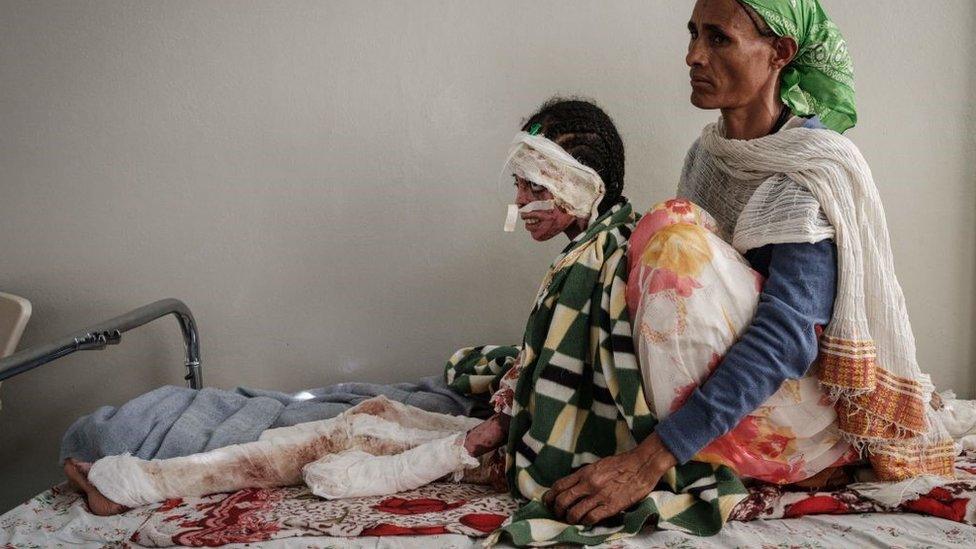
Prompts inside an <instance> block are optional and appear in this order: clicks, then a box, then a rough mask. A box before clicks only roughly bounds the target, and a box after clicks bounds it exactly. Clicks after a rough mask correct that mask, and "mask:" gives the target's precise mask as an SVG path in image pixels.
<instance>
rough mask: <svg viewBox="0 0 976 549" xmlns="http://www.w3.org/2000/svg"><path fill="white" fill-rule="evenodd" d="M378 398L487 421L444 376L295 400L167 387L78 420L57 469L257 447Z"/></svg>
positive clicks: (349, 386)
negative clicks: (276, 433) (108, 459)
mask: <svg viewBox="0 0 976 549" xmlns="http://www.w3.org/2000/svg"><path fill="white" fill-rule="evenodd" d="M377 395H385V396H386V397H388V398H390V399H391V400H397V401H400V402H403V403H405V404H409V405H412V406H417V407H418V408H423V409H424V410H428V411H431V412H440V413H444V414H452V415H465V416H475V417H485V416H487V412H488V409H487V407H486V406H485V405H484V402H482V401H477V400H472V399H470V398H468V397H465V396H462V395H460V394H457V393H455V392H454V391H452V390H451V389H450V388H448V387H447V385H446V384H445V383H444V380H443V378H442V377H441V376H431V377H427V378H422V379H421V380H420V381H419V382H418V383H397V384H395V385H378V384H373V383H340V384H338V385H333V386H331V387H324V388H319V389H310V390H308V391H302V392H299V393H296V394H287V393H281V392H277V391H262V390H258V389H247V388H243V387H238V388H237V389H234V390H233V391H225V390H221V389H210V388H207V389H202V390H200V391H195V390H193V389H188V388H185V387H174V386H166V387H160V388H159V389H156V390H154V391H151V392H148V393H146V394H144V395H141V396H139V397H136V398H134V399H133V400H130V401H129V402H127V403H125V404H123V405H122V406H120V407H118V408H115V407H112V406H103V407H102V408H99V409H98V410H95V412H94V413H93V414H91V415H87V416H84V417H81V418H80V419H78V420H77V421H75V422H74V424H72V425H71V427H69V428H68V431H67V433H65V435H64V439H63V440H62V441H61V461H62V462H64V460H65V459H67V458H69V457H71V458H75V459H77V460H81V461H95V460H97V459H99V458H101V457H103V456H108V455H117V454H121V453H124V452H129V453H131V454H132V455H134V456H136V457H140V458H143V459H152V458H158V459H164V458H171V457H177V456H185V455H189V454H194V453H197V452H205V451H208V450H213V449H215V448H220V447H221V446H228V445H230V444H242V443H245V442H251V441H254V440H257V438H258V437H259V436H260V435H261V432H262V431H264V430H266V429H273V428H275V427H287V426H289V425H295V424H296V423H304V422H306V421H316V420H320V419H327V418H331V417H335V416H337V415H339V414H340V413H342V412H343V411H344V410H347V409H348V408H350V407H352V406H355V405H356V404H358V403H359V402H362V401H363V400H366V399H368V398H370V397H374V396H377Z"/></svg>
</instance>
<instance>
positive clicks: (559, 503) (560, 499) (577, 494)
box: [552, 484, 589, 518]
mask: <svg viewBox="0 0 976 549" xmlns="http://www.w3.org/2000/svg"><path fill="white" fill-rule="evenodd" d="M588 495H589V494H588V493H587V491H586V490H585V489H584V487H583V485H582V484H576V485H574V486H573V487H572V488H570V489H568V490H565V491H564V492H562V493H560V494H559V495H557V496H556V501H555V503H554V504H553V506H552V510H553V512H554V513H555V514H556V516H557V517H560V518H562V517H563V516H564V515H565V514H566V511H567V510H568V509H569V508H570V507H572V506H573V505H574V504H575V503H576V502H577V501H578V500H579V499H581V498H584V497H586V496H588Z"/></svg>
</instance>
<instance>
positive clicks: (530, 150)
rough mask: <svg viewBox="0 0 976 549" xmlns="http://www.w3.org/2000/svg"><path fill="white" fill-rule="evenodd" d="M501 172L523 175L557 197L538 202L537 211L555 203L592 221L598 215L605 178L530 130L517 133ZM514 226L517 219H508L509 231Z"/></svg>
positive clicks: (510, 209)
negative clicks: (549, 203)
mask: <svg viewBox="0 0 976 549" xmlns="http://www.w3.org/2000/svg"><path fill="white" fill-rule="evenodd" d="M502 173H503V174H504V177H508V176H509V175H515V176H518V177H521V178H522V179H525V180H526V181H531V182H532V183H535V184H536V185H540V186H542V187H545V188H546V189H548V190H549V192H550V193H552V196H553V198H554V199H555V200H553V201H548V200H542V201H537V202H539V203H540V206H539V207H536V210H551V209H552V208H553V207H554V206H559V207H560V208H562V209H563V210H565V211H566V212H568V213H570V214H572V215H573V216H575V217H583V218H586V219H587V220H589V221H591V222H592V221H593V220H594V219H596V217H597V216H598V215H599V214H598V212H597V206H599V204H600V200H602V199H603V195H604V194H605V192H606V190H605V188H604V184H603V179H601V178H600V175H599V174H598V173H596V171H594V170H593V168H590V167H589V166H586V165H584V164H582V163H581V162H580V161H579V160H576V159H575V158H574V157H573V155H571V154H569V153H568V152H566V150H565V149H563V148H562V147H560V146H559V145H558V144H557V143H556V142H554V141H552V140H550V139H548V138H546V137H545V136H544V135H532V134H530V133H528V132H519V133H518V134H516V135H515V139H514V140H513V141H512V145H511V147H510V148H509V151H508V159H507V160H506V162H505V168H504V169H503V170H502ZM547 202H553V205H546V206H542V205H543V204H545V203H547ZM533 204H536V202H533V203H531V204H526V206H525V207H528V206H532V205H533ZM514 206H515V205H514V204H512V205H510V206H509V207H508V219H511V218H512V217H513V215H514V214H513V213H512V212H513V211H515V210H514V209H513V208H514ZM536 210H523V211H536ZM506 221H507V220H506ZM509 226H511V230H510V229H509ZM514 229H515V224H514V221H513V222H512V223H511V225H510V224H509V223H508V222H506V224H505V230H506V231H508V232H511V231H512V230H514Z"/></svg>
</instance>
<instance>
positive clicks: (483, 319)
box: [0, 0, 976, 510]
mask: <svg viewBox="0 0 976 549" xmlns="http://www.w3.org/2000/svg"><path fill="white" fill-rule="evenodd" d="M824 3H825V5H826V7H827V9H828V10H829V11H830V12H832V14H833V15H834V17H835V19H836V21H837V23H838V24H839V25H840V26H841V28H842V29H844V31H845V32H846V34H847V36H848V39H849V42H850V48H851V50H852V52H853V53H854V56H855V61H856V67H857V81H858V101H859V104H860V114H861V123H860V125H859V126H858V127H857V128H856V129H855V130H853V131H851V132H850V134H849V135H850V136H851V137H852V138H853V139H854V140H855V141H856V142H857V143H858V144H859V145H860V146H861V147H862V149H863V151H864V154H865V156H866V157H867V159H868V160H869V162H870V163H871V165H872V167H873V169H874V173H875V176H876V179H877V181H878V185H879V187H880V189H881V194H882V197H883V198H884V201H885V204H886V206H887V212H888V219H889V223H890V227H891V233H892V235H893V240H894V250H895V259H896V263H897V266H898V269H899V275H900V278H901V281H902V283H903V285H904V288H905V293H906V295H907V300H908V306H909V309H910V311H911V314H912V318H913V320H914V323H915V327H916V334H917V337H918V346H919V355H920V359H921V362H922V364H924V365H925V367H926V368H928V370H929V371H931V372H932V374H933V376H934V378H935V380H936V382H937V383H938V385H939V386H940V387H954V388H955V389H956V390H957V391H958V392H960V393H962V394H965V395H970V396H971V395H973V389H974V384H976V375H974V373H973V366H974V360H976V348H974V343H973V339H972V335H973V333H974V311H976V307H974V297H973V291H972V290H973V287H974V282H976V280H974V270H976V253H974V252H976V246H974V243H973V236H974V233H976V219H974V205H976V195H974V190H973V189H974V184H976V175H974V170H973V167H972V166H973V164H972V163H973V161H974V159H976V158H974V154H973V152H974V148H976V143H974V140H973V139H972V138H971V137H970V136H971V135H972V128H973V126H974V122H976V119H974V115H976V112H974V108H973V106H972V105H973V102H972V93H973V90H974V88H976V66H974V61H973V59H974V58H976V41H974V38H973V37H974V34H973V32H972V29H973V28H974V26H976V25H974V23H976V2H972V1H971V0H942V1H933V2H925V3H919V2H914V1H907V0H898V1H895V0H871V1H867V0H858V1H857V2H848V1H841V0H824ZM691 5H692V2H691V1H690V0H688V1H683V0H682V1H679V0H659V1H649V0H635V1H629V2H621V1H615V2H612V3H610V2H596V1H593V2H572V3H567V2H531V3H527V2H514V1H504V2H454V1H442V2H434V1H417V2H362V1H349V2H298V1H289V2H266V3H257V2H254V3H251V2H198V1H181V2H78V1H67V2H60V3H56V2H48V1H23V2H11V1H9V0H2V1H0V191H2V192H0V290H3V291H7V292H13V293H16V294H20V295H23V296H26V297H28V298H29V299H31V301H33V303H34V318H33V320H32V322H31V324H30V325H29V326H28V329H27V334H26V339H25V343H26V344H27V345H31V344H36V343H40V342H43V341H46V340H48V339H50V338H52V337H55V336H58V335H62V334H63V333H65V332H69V331H72V330H74V329H77V328H81V327H83V326H84V325H86V324H88V323H92V322H94V321H96V320H101V319H104V318H107V317H110V316H112V315H115V314H118V313H121V312H124V311H126V310H128V309H130V308H133V307H135V306H138V305H141V304H143V303H146V302H149V301H152V300H154V299H157V298H160V297H166V296H174V297H179V298H182V299H184V300H185V301H186V302H187V303H188V304H189V305H190V306H191V308H192V309H193V311H194V312H195V313H196V315H197V318H198V321H199V323H200V327H201V331H202V342H203V358H204V374H205V380H206V383H207V385H210V386H220V387H232V386H234V385H236V384H243V385H250V386H257V387H267V388H279V389H286V390H297V389H299V388H302V387H310V386H322V385H327V384H331V383H335V382H339V381H347V380H368V381H382V382H387V381H390V382H392V381H399V380H409V379H413V378H416V377H417V376H420V375H423V374H432V373H436V372H438V371H439V370H440V368H441V365H442V363H443V361H444V360H445V359H446V358H447V356H448V355H449V354H450V353H451V352H452V351H453V350H454V349H455V348H457V347H459V346H462V345H466V344H477V343H491V342H495V343H507V342H515V341H516V340H517V339H518V337H519V335H520V331H521V327H522V326H521V324H522V322H523V320H524V316H525V314H526V312H527V309H528V305H527V302H528V301H529V300H530V299H531V295H532V294H533V292H534V291H535V289H536V285H537V284H538V279H539V277H540V276H541V275H542V273H543V271H544V269H545V267H546V265H547V263H548V261H549V259H551V257H552V256H553V255H554V254H555V253H556V251H557V250H558V249H559V248H560V247H561V246H562V245H563V243H562V242H555V241H554V242H550V243H547V244H544V245H539V244H535V243H533V242H532V241H531V240H530V239H529V238H527V236H525V235H524V234H522V233H517V234H515V235H506V234H504V233H502V232H501V231H500V230H499V228H500V226H501V223H502V218H503V215H504V210H503V206H502V205H501V204H500V203H499V202H498V201H497V199H496V191H495V181H496V176H497V175H498V170H499V164H500V162H501V159H502V156H503V154H504V151H505V149H506V145H507V143H508V141H509V139H510V138H511V135H512V134H513V132H514V131H515V130H516V128H517V127H518V126H519V123H520V120H521V118H522V117H523V116H525V115H527V114H529V113H530V112H531V111H532V110H533V108H534V107H536V106H537V105H538V104H539V103H540V102H542V101H543V100H544V99H546V98H547V97H548V96H549V95H551V94H553V93H554V92H560V93H579V94H585V95H587V96H591V97H594V98H597V99H598V100H599V101H600V102H601V103H602V104H603V105H604V106H605V107H606V108H607V109H608V110H609V112H610V113H611V114H612V115H613V116H614V117H615V119H616V121H617V123H618V125H619V127H620V130H621V133H622V135H623V137H624V141H625V143H626V146H627V152H628V162H627V173H628V175H627V185H628V191H627V194H628V195H629V196H630V197H631V199H632V200H633V201H634V202H635V203H636V205H637V207H638V208H639V209H644V208H646V207H648V206H649V205H650V204H651V203H652V202H654V201H656V200H658V199H661V198H664V197H666V196H668V195H669V194H670V193H671V192H672V191H673V189H674V187H675V183H676V179H677V175H678V169H679V166H680V162H681V159H682V156H683V155H684V152H685V150H686V149H687V146H688V145H689V144H690V143H691V142H692V140H693V139H694V138H695V137H696V135H697V133H698V132H699V130H700V128H701V127H702V125H704V124H705V123H706V122H708V121H711V120H713V119H714V117H715V116H716V115H715V113H710V112H709V113H706V112H700V111H696V110H695V109H693V108H692V107H691V106H690V105H689V104H688V102H687V96H688V91H689V90H688V84H687V72H686V67H685V66H684V63H683V59H684V50H685V44H686V31H685V30H684V27H685V22H686V21H687V18H688V15H689V14H690V10H691ZM181 369H182V367H181V345H180V340H179V332H178V329H177V327H176V324H175V323H174V322H172V321H170V320H168V321H166V322H163V323H160V324H159V325H151V326H149V327H148V328H146V329H143V330H141V331H136V332H132V333H130V334H129V335H127V336H125V338H124V341H123V344H122V345H121V346H120V347H115V348H111V349H110V350H107V351H103V352H99V353H88V354H79V355H75V356H72V357H70V358H68V359H65V360H62V361H60V362H57V363H54V364H51V365H48V366H46V367H44V368H42V369H40V370H37V371H34V372H31V373H29V374H27V375H24V376H22V377H19V378H17V379H15V380H13V381H11V382H8V383H6V384H4V386H3V387H2V393H0V396H2V398H3V401H4V406H3V410H2V412H0V492H2V494H0V510H3V509H6V508H8V507H10V506H12V505H13V504H14V503H16V502H18V501H19V500H21V499H23V498H25V497H27V496H29V495H30V494H32V493H36V492H38V491H40V490H42V489H43V488H44V487H45V486H47V485H48V484H49V483H51V482H53V481H55V480H56V479H57V478H58V471H57V469H56V464H55V460H56V457H57V447H58V441H59V437H60V434H61V433H62V432H63V430H64V429H65V427H67V425H68V424H69V423H70V422H71V421H72V420H73V419H74V418H75V417H77V416H78V415H80V414H83V413H87V412H90V411H91V410H93V409H94V408H95V407H97V406H99V405H103V404H116V405H117V404H120V403H122V402H124V401H125V400H127V399H129V398H131V397H134V396H136V395H138V394H140V393H143V392H145V391H147V390H149V389H152V388H154V387H156V386H159V385H161V384H165V383H178V382H180V376H181Z"/></svg>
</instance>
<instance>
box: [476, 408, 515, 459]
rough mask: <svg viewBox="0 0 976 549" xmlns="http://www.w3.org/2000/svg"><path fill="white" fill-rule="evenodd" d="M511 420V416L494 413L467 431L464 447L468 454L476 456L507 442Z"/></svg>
mask: <svg viewBox="0 0 976 549" xmlns="http://www.w3.org/2000/svg"><path fill="white" fill-rule="evenodd" d="M511 420H512V418H511V416H506V415H505V414H495V415H493V416H491V417H490V418H488V419H486V420H485V421H484V422H482V423H480V424H478V426H476V427H475V428H473V429H471V430H470V431H468V433H467V435H465V437H464V449H465V450H466V451H467V452H468V455H470V456H471V457H478V456H481V455H483V454H487V453H488V452H490V451H492V450H494V449H495V448H500V447H502V446H504V445H505V443H506V442H508V425H509V423H510V422H511Z"/></svg>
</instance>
